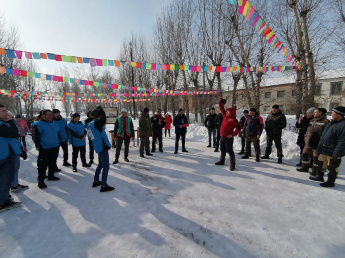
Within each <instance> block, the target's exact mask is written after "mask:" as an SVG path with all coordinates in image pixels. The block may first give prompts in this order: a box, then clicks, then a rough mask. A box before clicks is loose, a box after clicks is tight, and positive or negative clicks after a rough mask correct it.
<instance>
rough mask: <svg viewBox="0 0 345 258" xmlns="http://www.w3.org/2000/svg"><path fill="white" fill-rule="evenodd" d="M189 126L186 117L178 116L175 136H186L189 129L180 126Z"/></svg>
mask: <svg viewBox="0 0 345 258" xmlns="http://www.w3.org/2000/svg"><path fill="white" fill-rule="evenodd" d="M184 124H189V123H188V120H187V117H186V115H184V114H183V115H180V114H177V115H176V116H175V118H174V121H173V125H174V126H175V134H186V133H187V127H182V128H180V125H184Z"/></svg>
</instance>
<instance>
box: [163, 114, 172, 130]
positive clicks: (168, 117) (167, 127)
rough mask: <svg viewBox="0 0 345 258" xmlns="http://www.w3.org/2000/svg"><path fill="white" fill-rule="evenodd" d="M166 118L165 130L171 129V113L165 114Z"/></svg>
mask: <svg viewBox="0 0 345 258" xmlns="http://www.w3.org/2000/svg"><path fill="white" fill-rule="evenodd" d="M164 120H165V127H164V129H165V130H170V129H171V124H172V118H171V115H165V116H164Z"/></svg>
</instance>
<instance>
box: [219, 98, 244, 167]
mask: <svg viewBox="0 0 345 258" xmlns="http://www.w3.org/2000/svg"><path fill="white" fill-rule="evenodd" d="M218 105H219V109H220V112H221V113H222V116H223V122H222V125H221V127H220V152H221V154H220V160H219V161H218V162H216V163H215V164H216V165H224V163H225V162H224V161H225V156H226V153H228V154H229V156H230V170H231V171H233V170H234V169H235V165H236V159H235V153H234V150H233V145H234V137H235V136H236V135H238V134H239V132H240V131H241V130H240V126H239V124H238V121H237V120H236V118H235V117H236V110H235V109H233V108H228V109H226V110H225V108H224V104H223V102H222V99H221V98H220V99H219V102H218Z"/></svg>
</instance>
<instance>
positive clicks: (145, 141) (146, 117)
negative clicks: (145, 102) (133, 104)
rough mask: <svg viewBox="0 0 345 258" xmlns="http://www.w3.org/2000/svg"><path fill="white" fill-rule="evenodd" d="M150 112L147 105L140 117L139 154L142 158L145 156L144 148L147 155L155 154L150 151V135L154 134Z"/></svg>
mask: <svg viewBox="0 0 345 258" xmlns="http://www.w3.org/2000/svg"><path fill="white" fill-rule="evenodd" d="M149 112H150V110H149V109H148V108H147V107H145V108H144V111H143V112H142V114H141V116H140V118H139V137H140V147H139V154H140V157H142V158H145V156H144V150H145V152H146V155H147V156H153V155H152V154H151V152H150V136H151V135H152V125H151V119H150V113H149Z"/></svg>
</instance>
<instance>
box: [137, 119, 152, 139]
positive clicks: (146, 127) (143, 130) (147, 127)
mask: <svg viewBox="0 0 345 258" xmlns="http://www.w3.org/2000/svg"><path fill="white" fill-rule="evenodd" d="M139 131H140V132H139V135H140V137H150V136H151V134H152V126H151V119H150V116H149V115H145V114H141V116H140V118H139Z"/></svg>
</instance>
